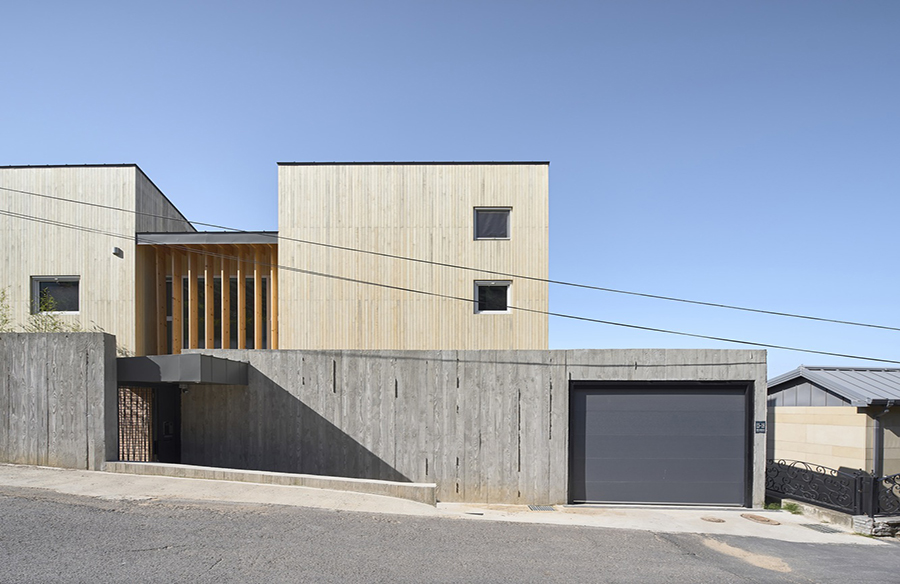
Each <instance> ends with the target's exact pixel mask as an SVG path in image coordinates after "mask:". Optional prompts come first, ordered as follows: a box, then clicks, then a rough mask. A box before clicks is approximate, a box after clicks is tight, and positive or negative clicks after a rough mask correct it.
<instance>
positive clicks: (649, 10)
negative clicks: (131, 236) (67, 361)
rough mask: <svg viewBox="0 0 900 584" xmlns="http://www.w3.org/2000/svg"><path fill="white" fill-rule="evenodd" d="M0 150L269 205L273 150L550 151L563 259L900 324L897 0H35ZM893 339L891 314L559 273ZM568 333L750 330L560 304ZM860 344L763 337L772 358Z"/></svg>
mask: <svg viewBox="0 0 900 584" xmlns="http://www.w3.org/2000/svg"><path fill="white" fill-rule="evenodd" d="M3 21H4V34H3V36H0V54H3V55H4V57H5V58H4V67H3V69H4V71H3V75H2V83H0V165H12V164H77V163H107V162H110V163H111V162H136V163H138V164H139V165H140V166H141V167H142V168H143V169H144V171H145V172H147V174H148V175H149V176H150V177H151V178H152V179H153V180H154V182H156V184H157V185H158V186H159V187H160V188H161V189H162V190H163V191H164V192H165V193H166V194H167V195H168V196H169V197H170V198H171V199H172V200H173V201H174V202H175V203H176V205H177V206H178V207H179V208H180V209H181V210H182V211H183V212H184V213H185V215H186V216H187V217H188V218H190V219H193V220H199V221H206V222H210V223H219V224H224V225H229V226H235V227H239V228H243V229H275V228H276V227H277V200H276V167H275V163H276V162H277V161H311V160H317V161H331V160H340V161H367V160H387V161H390V160H421V161H430V160H549V161H550V162H551V165H550V198H551V223H550V246H551V249H550V253H551V268H550V270H551V277H553V278H557V279H564V280H573V281H578V282H584V283H589V284H594V285H598V286H605V287H612V288H620V289H626V290H634V291H640V292H648V293H655V294H663V295H670V296H681V297H686V298H693V299H698V300H704V301H711V302H722V303H729V304H739V305H747V306H753V307H760V308H766V309H771V310H779V311H786V312H799V313H804V314H813V315H819V316H825V317H831V318H839V319H846V320H858V321H864V322H873V323H878V324H885V325H890V326H900V307H898V302H897V300H898V297H900V292H898V289H900V271H898V266H897V252H898V247H900V246H898V239H900V237H898V230H897V218H898V214H900V213H898V212H900V164H898V163H900V114H898V104H900V75H898V71H900V2H896V1H893V0H891V1H883V2H879V1H858V2H847V1H842V2H830V1H826V0H818V1H815V2H812V1H796V2H790V1H777V2H776V1H772V2H766V1H754V2H739V1H733V2H721V1H710V2H677V1H665V2H640V1H636V2H625V1H622V2H558V3H550V2H491V1H481V2H453V3H450V2H443V3H438V2H340V1H338V2H327V3H323V2H308V3H304V2H284V3H267V2H256V3H252V4H251V3H218V2H216V3H205V4H204V3H201V2H194V3H182V2H154V3H141V4H131V3H117V2H109V3H97V2H79V3H72V2H58V3H57V2H28V3H26V2H19V3H10V4H8V5H7V6H4V10H3ZM550 303H551V310H554V311H558V312H566V313H571V314H578V315H583V316H589V317H592V318H599V319H604V320H612V321H618V322H623V323H631V324H636V325H643V326H650V327H660V328H668V329H676V330H683V331H687V332H693V333H699V334H707V335H714V336H721V337H731V338H738V339H746V340H753V341H759V342H766V343H774V344H781V345H793V346H799V347H805V348H811V349H817V350H823V351H833V352H839V353H850V354H858V355H864V356H872V357H882V358H887V359H896V360H900V351H898V350H897V349H898V347H900V343H898V340H900V332H892V331H878V330H872V329H863V328H856V327H846V326H840V325H831V324H822V323H811V322H804V321H797V320H790V319H783V318H777V317H767V316H762V315H751V314H744V313H737V312H732V311H725V310H719V309H713V308H701V307H691V306H683V305H678V304H673V303H669V302H664V301H658V300H649V299H641V298H634V297H626V296H620V295H614V294H605V293H600V292H588V291H576V290H571V289H565V288H557V287H552V288H551V299H550ZM551 347H552V348H569V347H597V348H606V347H672V348H677V347H713V348H715V347H721V348H730V347H733V345H729V344H723V343H717V342H713V341H703V340H698V339H688V338H683V337H676V336H670V335H664V334H659V333H650V332H642V331H635V330H628V329H622V328H617V327H610V326H603V325H597V324H590V323H577V322H571V321H565V320H558V319H551ZM801 363H805V364H808V365H812V364H835V365H839V364H852V363H853V361H849V360H846V359H838V358H831V357H824V356H815V355H804V354H799V353H789V352H785V351H770V353H769V372H770V375H775V374H778V373H781V372H784V371H787V370H789V369H793V368H794V367H796V366H797V365H799V364H801Z"/></svg>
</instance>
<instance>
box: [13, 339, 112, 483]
mask: <svg viewBox="0 0 900 584" xmlns="http://www.w3.org/2000/svg"><path fill="white" fill-rule="evenodd" d="M116 415H117V414H116V341H115V337H113V336H112V335H108V334H104V333H39V334H38V333H9V334H0V462H10V463H14V464H34V465H41V466H56V467H63V468H81V469H92V470H99V469H100V467H101V465H102V464H103V462H104V461H105V460H108V459H109V460H112V459H115V458H116V454H117V453H116V449H117V442H116V436H117V420H116Z"/></svg>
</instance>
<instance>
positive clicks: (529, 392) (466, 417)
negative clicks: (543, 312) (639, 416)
mask: <svg viewBox="0 0 900 584" xmlns="http://www.w3.org/2000/svg"><path fill="white" fill-rule="evenodd" d="M191 352H202V353H205V354H211V355H216V356H219V357H224V358H228V359H232V360H239V361H247V362H248V363H249V364H250V373H249V383H248V385H247V386H246V387H235V386H191V387H189V388H188V389H187V390H186V392H185V393H183V395H182V461H183V462H184V463H187V464H203V465H212V466H223V467H232V468H243V469H257V470H272V471H283V472H298V473H307V474H324V475H335V476H349V477H359V478H374V479H385V480H399V481H404V480H408V481H415V482H434V483H437V485H438V493H437V497H438V499H439V500H441V501H470V502H490V503H528V504H541V503H543V504H560V503H565V502H566V501H567V496H568V494H567V490H568V434H569V432H568V419H569V418H568V416H569V412H568V400H569V382H570V381H582V380H605V381H746V382H750V383H752V389H751V391H752V394H753V395H752V397H753V406H752V407H753V410H752V414H753V416H754V419H755V420H765V413H766V410H765V407H766V402H765V397H766V360H765V351H744V350H673V349H667V350H574V351H295V350H282V351H232V350H215V351H209V350H200V351H191ZM751 440H752V444H753V457H752V467H753V473H752V474H753V480H752V501H753V504H754V505H757V506H758V505H761V504H762V503H763V500H764V478H765V477H764V474H765V435H764V434H754V435H752V438H751Z"/></svg>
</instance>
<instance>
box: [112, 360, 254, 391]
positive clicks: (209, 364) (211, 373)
mask: <svg viewBox="0 0 900 584" xmlns="http://www.w3.org/2000/svg"><path fill="white" fill-rule="evenodd" d="M116 369H117V376H118V381H119V383H204V384H211V385H247V371H248V369H247V363H244V362H242V361H231V360H230V359H223V358H221V357H213V356H212V355H200V354H196V353H188V354H184V355H149V356H146V357H120V358H118V359H116Z"/></svg>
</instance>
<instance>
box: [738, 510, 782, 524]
mask: <svg viewBox="0 0 900 584" xmlns="http://www.w3.org/2000/svg"><path fill="white" fill-rule="evenodd" d="M741 517H743V518H744V519H749V520H750V521H756V522H757V523H763V524H765V525H781V523H779V522H777V521H775V520H774V519H769V518H768V517H763V516H762V515H754V514H753V513H741Z"/></svg>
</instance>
